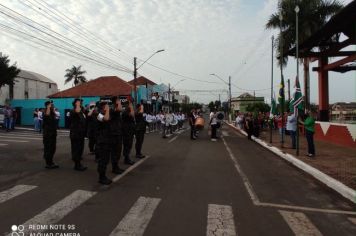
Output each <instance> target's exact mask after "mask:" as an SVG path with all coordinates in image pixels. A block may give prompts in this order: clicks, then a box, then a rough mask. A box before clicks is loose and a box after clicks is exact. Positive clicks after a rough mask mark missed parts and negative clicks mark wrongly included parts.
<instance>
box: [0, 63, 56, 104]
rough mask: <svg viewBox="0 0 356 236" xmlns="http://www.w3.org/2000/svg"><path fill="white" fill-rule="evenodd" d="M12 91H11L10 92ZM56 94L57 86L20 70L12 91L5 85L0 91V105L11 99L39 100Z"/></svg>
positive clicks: (36, 75) (33, 73)
mask: <svg viewBox="0 0 356 236" xmlns="http://www.w3.org/2000/svg"><path fill="white" fill-rule="evenodd" d="M11 90H12V91H11ZM56 92H58V87H57V84H56V83H55V82H54V81H53V80H51V79H49V78H47V77H45V76H43V75H41V74H38V73H35V72H31V71H26V70H21V72H20V73H19V74H18V76H17V77H16V78H15V84H14V86H13V89H11V88H10V86H8V85H5V86H3V87H1V89H0V105H4V104H5V103H6V102H7V101H9V100H11V99H40V98H46V97H47V96H48V95H51V94H54V93H56Z"/></svg>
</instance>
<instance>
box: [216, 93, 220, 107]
mask: <svg viewBox="0 0 356 236" xmlns="http://www.w3.org/2000/svg"><path fill="white" fill-rule="evenodd" d="M220 106H221V100H220V93H219V107H217V108H216V109H219V108H220Z"/></svg>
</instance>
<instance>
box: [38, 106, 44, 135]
mask: <svg viewBox="0 0 356 236" xmlns="http://www.w3.org/2000/svg"><path fill="white" fill-rule="evenodd" d="M37 115H38V132H40V133H41V132H42V123H43V110H42V108H40V109H39V110H38V112H37Z"/></svg>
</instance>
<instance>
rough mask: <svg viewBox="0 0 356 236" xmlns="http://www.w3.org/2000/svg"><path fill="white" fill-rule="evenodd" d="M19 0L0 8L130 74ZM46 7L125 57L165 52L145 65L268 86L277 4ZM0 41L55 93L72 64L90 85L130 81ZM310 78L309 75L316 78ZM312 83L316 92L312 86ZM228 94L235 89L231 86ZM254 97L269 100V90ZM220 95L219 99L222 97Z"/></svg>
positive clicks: (200, 1)
mask: <svg viewBox="0 0 356 236" xmlns="http://www.w3.org/2000/svg"><path fill="white" fill-rule="evenodd" d="M21 1H22V0H5V1H2V4H4V5H6V6H9V7H11V8H12V9H14V10H16V11H18V12H21V13H23V14H25V15H26V16H28V17H30V18H31V19H34V20H36V21H38V22H41V23H43V24H46V25H47V26H48V27H50V28H51V29H53V30H55V31H58V32H61V33H63V34H65V35H66V36H68V37H70V38H71V39H73V40H74V41H76V42H78V43H81V44H84V45H86V46H87V47H89V48H91V49H93V50H95V51H98V52H100V53H102V54H105V55H106V56H108V57H110V58H112V59H113V60H115V61H116V62H118V63H121V64H123V65H125V66H127V67H129V68H132V67H133V66H132V58H129V57H128V56H127V55H125V54H121V56H120V57H112V56H111V55H110V54H109V53H108V52H107V51H103V50H101V49H100V47H98V46H97V45H95V44H96V43H94V44H90V43H88V42H86V41H85V40H83V39H82V38H80V37H78V36H75V35H74V34H73V33H71V32H68V29H64V28H63V27H61V26H60V24H58V22H55V23H54V22H50V21H49V20H48V19H45V18H43V17H42V16H41V15H39V14H38V13H36V12H34V11H33V10H30V9H28V8H27V7H25V6H23V4H21V3H20V2H21ZM28 1H32V2H34V1H33V0H27V1H22V2H28ZM46 2H47V3H49V4H50V5H51V6H52V7H53V8H55V9H58V10H59V11H60V12H62V13H64V14H65V15H67V16H68V17H70V18H71V19H73V20H74V21H75V22H77V23H78V24H79V25H80V26H83V27H85V28H87V29H88V30H90V31H91V32H93V33H94V34H95V35H97V36H99V37H100V38H101V39H103V40H105V41H106V42H109V43H110V44H111V45H113V46H115V47H116V48H119V49H122V50H123V51H124V52H127V53H128V54H130V55H131V56H133V55H135V56H137V57H139V58H141V59H146V58H147V57H149V56H150V55H151V54H152V53H153V52H154V51H156V50H158V49H165V50H166V51H165V52H163V53H160V54H158V55H156V56H155V57H153V58H152V59H151V60H150V62H151V63H152V64H155V65H158V66H160V67H163V68H166V69H168V70H172V71H175V72H178V73H180V74H184V75H188V76H191V77H194V78H197V79H203V80H211V81H214V80H215V78H214V77H211V76H209V74H210V73H216V74H218V75H220V76H221V77H223V78H226V79H227V78H228V76H229V75H232V78H233V83H234V84H236V85H237V86H238V87H242V88H251V89H261V88H268V87H270V76H269V74H270V35H271V34H272V33H273V32H269V31H265V30H264V25H265V22H266V20H267V18H268V16H269V15H270V14H271V13H272V12H274V11H275V8H276V2H277V1H276V0H266V1H262V0H261V1H258V0H255V1H248V0H182V1H176V0H150V1H148V0H105V1H100V0H66V1H64V0H48V1H46ZM42 11H43V10H42ZM4 21H6V20H4V19H2V17H0V22H4ZM0 43H1V45H6V47H2V50H3V52H4V53H6V54H9V55H10V58H11V59H12V60H13V61H17V62H18V65H19V66H20V67H21V68H23V69H27V70H32V71H35V72H38V73H41V74H43V75H46V76H48V77H49V78H51V79H53V80H55V81H56V82H57V83H58V85H59V87H60V88H62V89H63V88H65V87H68V86H65V87H64V85H63V81H64V79H63V75H64V71H65V69H66V68H69V67H71V65H79V64H81V65H83V68H84V69H85V70H86V71H87V72H88V73H87V77H88V78H90V79H92V78H96V77H98V76H102V75H118V76H120V77H122V78H124V79H126V80H130V79H132V75H131V74H127V73H122V72H117V71H114V70H110V69H106V68H101V67H99V66H96V65H93V64H91V63H88V62H86V61H82V60H79V59H75V58H69V57H67V56H61V55H58V53H56V52H51V53H47V52H44V51H41V50H38V49H37V48H33V47H30V46H28V45H27V44H25V43H24V42H20V41H14V40H13V39H12V38H9V37H8V36H5V35H0ZM294 68H295V66H294V65H293V60H290V66H289V67H288V68H287V69H286V76H287V77H289V78H293V77H294V76H293V73H294V70H295V69H294ZM276 71H277V69H276ZM139 73H140V74H143V75H145V76H147V77H149V78H151V79H153V80H155V81H157V82H161V81H162V82H165V83H171V84H175V83H177V82H178V81H179V80H181V79H182V78H180V77H177V76H174V75H171V74H167V73H165V72H162V71H160V70H157V69H154V68H152V67H150V66H149V65H145V66H143V67H142V68H141V69H140V70H139ZM314 74H315V73H313V72H311V75H313V76H314V77H315V75H314ZM338 76H339V75H338ZM330 77H334V75H331V76H330ZM278 78H279V77H277V76H276V77H275V84H276V85H277V84H278V82H279V79H278ZM313 79H314V80H315V78H313ZM331 80H334V79H333V78H331ZM216 81H218V80H216ZM331 83H333V82H331ZM345 83H346V84H349V83H350V82H348V81H346V82H345ZM312 85H313V88H314V90H315V88H316V87H315V84H314V82H313V83H312ZM177 87H179V88H189V89H215V88H217V89H221V88H226V86H225V85H224V84H221V85H216V84H206V83H199V82H197V81H189V80H185V81H184V82H181V83H179V85H178V86H177ZM347 87H348V88H349V87H350V86H347ZM351 87H352V86H351ZM233 92H234V93H236V92H241V91H240V90H238V89H236V88H235V87H233ZM259 93H263V94H265V95H266V96H268V97H269V95H268V93H269V92H268V91H261V92H259ZM353 93H354V92H353V91H348V94H350V96H353ZM331 94H332V99H334V98H335V99H336V100H338V99H340V100H341V99H342V98H344V96H342V95H341V94H339V93H338V92H337V91H332V93H331ZM316 96H317V93H316V92H315V91H313V92H312V97H313V99H314V101H315V100H316ZM195 97H196V98H195V100H197V99H200V100H202V101H205V102H207V101H209V100H212V99H217V95H216V96H215V97H214V98H212V97H211V96H208V95H205V96H199V95H197V94H195ZM224 97H225V98H226V95H224V96H223V98H224Z"/></svg>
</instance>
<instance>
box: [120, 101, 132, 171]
mask: <svg viewBox="0 0 356 236" xmlns="http://www.w3.org/2000/svg"><path fill="white" fill-rule="evenodd" d="M134 134H135V114H134V110H133V107H132V103H131V102H130V103H129V106H128V107H127V108H126V109H125V111H124V112H123V113H122V141H123V145H124V150H123V156H124V158H125V164H127V165H133V164H135V162H134V161H132V160H131V159H130V152H131V148H132V143H133V137H134Z"/></svg>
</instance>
